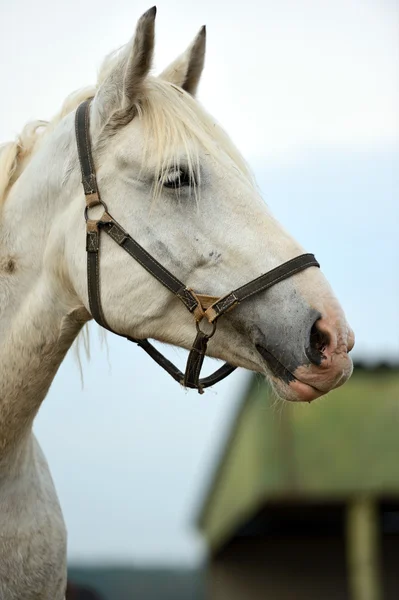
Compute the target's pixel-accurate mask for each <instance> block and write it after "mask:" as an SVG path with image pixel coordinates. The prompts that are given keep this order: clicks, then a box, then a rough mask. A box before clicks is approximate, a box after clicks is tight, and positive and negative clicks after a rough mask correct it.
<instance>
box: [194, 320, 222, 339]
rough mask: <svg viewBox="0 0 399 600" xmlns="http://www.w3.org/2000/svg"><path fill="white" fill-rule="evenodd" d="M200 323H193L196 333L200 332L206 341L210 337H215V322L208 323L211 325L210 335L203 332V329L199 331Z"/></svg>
mask: <svg viewBox="0 0 399 600" xmlns="http://www.w3.org/2000/svg"><path fill="white" fill-rule="evenodd" d="M201 321H202V319H201ZM201 321H195V326H196V328H197V331H198V333H199V332H201V333H202V334H203V335H205V336H206V337H207V338H208V340H210V339H211V337H212V336H213V335H215V331H216V326H217V322H216V321H213V322H212V323H209V325H212V331H211V332H210V333H207V332H206V331H204V330H203V329H201V327H200V323H201Z"/></svg>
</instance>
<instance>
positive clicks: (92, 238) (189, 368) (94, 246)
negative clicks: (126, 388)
mask: <svg viewBox="0 0 399 600" xmlns="http://www.w3.org/2000/svg"><path fill="white" fill-rule="evenodd" d="M90 102H91V99H89V100H86V101H85V102H83V103H82V104H80V106H78V108H77V110H76V118H75V131H76V142H77V147H78V155H79V162H80V168H81V171H82V184H83V189H84V194H85V197H86V207H85V220H86V252H87V286H88V294H89V305H90V311H91V314H92V317H93V318H94V319H95V320H96V321H97V323H99V324H100V325H101V326H102V327H104V328H105V329H108V330H109V331H111V332H112V333H116V334H117V335H121V336H122V337H126V338H127V339H128V340H129V341H131V342H135V343H136V344H138V345H139V346H140V347H141V348H143V350H145V351H146V352H147V353H148V354H149V355H150V356H151V357H152V358H153V359H154V360H155V361H156V362H157V363H158V365H160V366H161V367H162V368H163V369H165V371H167V372H168V373H169V375H171V376H172V377H173V379H175V380H176V381H177V382H179V383H180V384H181V385H183V386H185V387H188V388H193V389H197V390H198V391H199V393H201V394H202V393H203V390H204V388H207V387H209V386H211V385H214V384H215V383H218V382H219V381H221V380H222V379H224V378H225V377H227V375H230V373H232V372H233V371H234V370H235V368H236V367H233V366H232V365H230V364H228V363H225V364H224V365H223V366H222V367H221V368H220V369H218V370H217V371H215V372H214V373H213V374H212V375H209V377H204V378H202V379H200V372H201V367H202V364H203V362H204V358H205V354H206V348H207V344H208V340H209V339H210V338H211V337H212V336H213V335H214V333H215V331H216V325H217V320H218V319H219V317H221V316H222V315H224V314H225V313H226V312H227V311H228V310H231V309H232V308H234V307H235V306H237V304H239V303H240V302H242V301H243V300H246V299H247V298H250V297H251V296H253V295H254V294H258V293H259V292H263V291H264V290H267V289H268V288H270V287H272V286H273V285H275V284H276V283H278V282H279V281H282V280H283V279H286V278H287V277H291V275H294V274H295V273H299V272H300V271H303V270H304V269H307V268H308V267H320V265H319V263H318V262H317V260H316V259H315V257H314V255H313V254H302V255H301V256H297V257H296V258H293V259H291V260H288V261H287V262H285V263H283V264H281V265H279V266H278V267H276V268H275V269H272V270H271V271H268V272H267V273H265V274H263V275H261V276H260V277H257V278H256V279H253V280H252V281H250V282H249V283H246V284H245V285H243V286H241V287H239V288H237V289H236V290H234V291H232V292H230V293H228V294H226V295H225V296H222V297H214V296H206V295H203V294H198V293H196V292H194V291H193V290H191V289H189V288H187V287H186V286H185V285H184V283H182V282H181V281H180V280H179V279H177V277H175V276H174V275H173V274H172V273H171V272H170V271H168V270H167V269H166V268H165V267H163V266H162V264H161V263H159V262H158V261H157V260H156V259H155V258H154V257H153V256H151V254H149V253H148V252H147V251H146V250H145V249H144V248H143V247H142V246H140V244H138V243H137V242H136V241H135V240H134V239H133V238H132V237H131V236H130V235H129V234H128V233H127V232H126V231H125V230H124V229H123V227H121V226H120V225H119V223H117V221H115V219H114V218H113V217H112V216H111V215H110V213H109V212H108V209H107V206H106V204H105V202H103V200H101V196H100V192H99V189H98V186H97V179H96V174H95V169H94V163H93V158H92V153H91V142H90V131H89V118H90ZM98 205H101V206H102V207H103V209H104V212H103V214H102V216H101V217H100V218H99V219H97V220H92V219H90V218H89V209H90V208H92V207H94V206H98ZM101 231H104V232H105V233H106V234H107V235H109V236H110V238H112V239H113V240H114V241H115V242H116V243H117V244H118V245H119V246H120V247H121V248H123V250H125V252H127V253H128V254H130V256H132V257H133V258H134V259H135V260H136V261H137V262H139V263H140V264H141V266H142V267H144V269H146V270H147V271H148V272H149V273H151V275H152V276H153V277H155V278H156V279H158V281H159V282H160V283H162V285H164V286H165V287H166V288H168V289H169V290H170V291H171V292H172V293H173V294H175V296H177V297H178V298H179V300H181V302H183V304H184V306H185V307H186V308H187V310H189V311H190V313H192V314H193V316H194V319H195V324H196V328H197V335H196V337H195V340H194V343H193V345H192V348H191V350H190V352H189V355H188V359H187V365H186V370H185V373H184V374H183V373H182V372H181V371H180V370H179V369H178V368H177V367H176V366H175V365H174V364H172V363H171V362H170V361H169V360H168V359H167V358H166V357H165V356H163V354H161V353H160V352H158V350H157V349H156V348H155V347H154V346H153V345H152V344H150V342H149V341H148V340H146V339H135V338H132V337H130V336H124V335H122V334H120V333H118V332H117V331H114V330H113V329H111V327H110V326H109V325H108V323H107V321H106V319H105V317H104V312H103V309H102V305H101V296H100V268H99V266H100V265H99V261H100V256H99V252H100V233H101ZM204 318H205V319H207V320H208V322H209V323H210V324H211V325H212V331H211V332H210V333H206V332H204V331H202V330H201V329H200V325H199V324H200V322H201V321H202V319H204Z"/></svg>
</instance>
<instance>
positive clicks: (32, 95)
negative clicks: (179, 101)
mask: <svg viewBox="0 0 399 600" xmlns="http://www.w3.org/2000/svg"><path fill="white" fill-rule="evenodd" d="M150 6H151V4H150V2H142V1H141V0H140V1H139V2H131V1H128V0H113V1H112V2H105V1H104V0H85V2H82V1H81V0H79V1H77V0H68V2H61V1H59V2H54V1H52V2H50V0H36V1H35V2H31V1H28V0H13V1H12V2H6V0H1V1H0V52H1V55H2V57H3V58H2V60H1V61H0V80H1V82H2V85H1V94H0V111H1V115H2V117H1V119H0V140H1V141H6V140H8V139H10V138H12V137H13V136H14V135H15V134H16V133H18V131H19V130H20V129H21V127H22V126H23V125H24V124H25V122H26V121H28V120H30V119H36V118H42V119H43V118H44V119H47V118H50V117H51V115H52V114H54V113H55V112H57V110H58V109H59V107H60V105H61V104H62V102H63V100H64V98H65V97H66V96H67V95H68V94H69V93H70V92H71V91H73V90H75V89H76V88H79V87H82V86H85V85H88V84H90V83H93V82H95V79H96V72H97V69H98V67H99V65H100V63H101V61H102V59H103V57H104V56H105V55H106V54H107V53H108V52H109V51H111V50H113V49H115V48H117V47H119V46H120V45H122V44H123V43H125V42H126V41H128V39H129V37H130V36H131V35H132V33H133V31H134V26H135V23H136V20H137V18H138V17H139V16H140V14H141V13H142V12H144V11H145V10H146V9H147V8H149V7H150ZM157 6H158V16H157V29H156V37H157V48H156V65H155V66H156V70H161V69H163V68H164V67H165V66H166V65H167V64H168V62H169V61H170V60H172V59H173V58H174V57H175V56H176V55H177V54H178V53H180V52H181V51H182V50H184V49H185V47H186V46H187V45H188V43H189V42H190V41H191V39H192V38H193V37H194V35H195V34H196V32H197V30H198V29H199V27H200V26H201V25H203V24H206V25H207V32H208V50H207V61H206V69H205V72H204V76H203V81H202V84H201V87H200V93H199V97H200V100H201V101H202V102H203V104H204V105H205V106H206V108H207V109H208V110H209V111H210V112H211V113H212V114H213V115H214V116H215V117H216V118H217V119H218V120H219V121H220V122H221V123H222V125H223V126H224V127H225V128H226V129H227V131H228V132H229V133H230V135H231V136H232V137H233V139H234V141H235V142H236V144H237V145H238V147H239V148H240V149H241V151H242V152H243V154H244V155H245V157H246V158H247V159H248V160H249V162H250V164H251V166H252V168H253V170H254V172H255V174H256V176H257V179H258V182H259V185H260V188H261V190H262V192H263V194H264V197H265V199H266V201H267V202H268V204H269V205H270V207H271V208H272V210H273V211H274V213H275V214H276V216H277V217H278V218H279V219H280V220H281V221H282V222H283V224H284V225H285V226H286V227H287V228H288V229H289V230H290V231H291V232H292V233H293V234H294V235H295V237H296V238H298V239H299V241H300V242H301V243H302V244H303V245H304V246H305V247H306V248H307V250H308V251H311V252H314V253H315V254H316V256H317V258H318V259H319V261H320V262H321V264H322V266H323V270H324V272H325V273H326V275H327V277H328V278H329V280H330V281H331V283H332V285H333V287H334V289H335V291H336V293H337V295H338V297H339V299H340V300H341V302H342V304H343V306H344V308H345V310H346V312H347V315H348V319H349V322H350V323H351V325H352V326H353V328H354V330H355V333H356V336H357V345H356V353H355V355H356V356H358V357H366V358H369V359H370V360H374V359H378V358H386V359H390V360H393V359H395V358H396V359H398V358H399V308H398V307H399V284H398V276H397V274H398V264H399V247H398V241H397V240H398V220H399V208H398V205H399V203H398V201H397V190H398V184H399V175H398V173H399V169H398V164H399V163H398V160H399V144H398V141H399V124H398V106H399V81H398V77H399V75H398V74H399V69H398V66H399V63H398V61H399V41H398V37H399V35H398V23H399V10H398V2H396V1H395V0H313V1H311V0H279V1H278V2H272V1H271V0H247V2H245V3H238V2H232V1H231V0H230V1H228V2H227V1H225V0H220V1H219V2H215V1H214V0H213V1H210V0H201V1H198V0H197V1H195V2H194V1H191V0H160V1H159V2H158V3H157ZM91 330H92V332H93V333H92V345H93V350H92V360H91V362H90V363H89V364H87V363H86V362H85V363H84V378H85V387H84V389H83V390H82V388H81V383H80V378H79V371H78V368H77V366H76V361H75V359H74V355H73V353H70V355H68V357H67V359H66V360H65V362H64V364H63V365H62V367H61V369H60V372H59V374H58V376H57V378H56V380H55V382H54V384H53V386H52V388H51V391H50V394H49V396H48V398H47V399H46V401H45V403H44V405H43V407H42V410H41V412H40V414H39V417H38V419H37V421H36V426H35V430H36V433H37V435H38V437H39V440H40V442H41V444H42V446H43V448H44V450H45V453H46V455H47V458H48V460H49V463H50V466H51V469H52V473H53V475H54V479H55V481H56V485H57V489H58V491H59V495H60V499H61V503H62V506H63V510H64V514H65V518H66V521H67V525H68V530H69V555H70V558H71V560H74V561H76V560H80V559H84V560H86V561H88V560H90V561H96V560H98V559H101V560H106V561H108V560H111V561H117V560H119V559H121V560H124V561H134V562H136V563H145V562H148V561H152V562H168V563H173V562H178V563H182V562H186V563H190V562H193V561H196V560H197V559H198V558H199V557H200V556H202V553H203V547H202V544H201V542H200V540H199V539H198V537H197V536H196V535H195V533H194V531H193V529H192V525H191V523H192V521H193V516H194V514H195V511H196V510H197V507H198V504H199V502H200V498H201V496H202V494H203V493H204V487H205V486H206V483H207V481H208V478H209V474H210V472H211V469H212V468H213V466H214V463H215V460H216V457H217V455H218V453H219V451H220V448H221V446H222V443H223V439H224V437H225V434H226V432H227V430H228V427H229V423H230V422H231V419H232V417H233V414H234V410H235V408H236V406H237V402H238V400H239V397H240V395H241V392H242V390H243V389H244V387H245V385H246V382H247V378H248V375H247V374H246V373H244V372H243V371H241V372H238V373H236V374H235V375H233V376H232V377H231V379H229V380H228V381H226V382H224V383H222V384H220V385H219V386H218V387H217V388H216V389H215V390H211V391H209V392H207V393H206V394H205V395H204V396H201V397H200V396H198V395H197V394H195V393H194V392H185V391H183V390H181V389H179V387H178V386H177V384H175V383H174V382H173V381H172V380H169V379H168V378H167V376H166V375H164V374H163V373H162V372H161V371H160V370H159V369H157V367H156V366H155V365H153V364H152V363H151V362H150V359H149V358H148V357H147V356H144V355H143V354H141V353H140V350H139V349H136V348H134V347H132V348H127V347H126V342H124V341H123V340H120V339H119V338H118V339H116V338H112V337H111V336H108V347H109V359H108V358H107V353H106V351H105V350H104V349H101V348H100V343H99V339H98V335H97V326H91ZM127 350H129V352H128V351H127ZM169 355H170V356H176V355H178V357H179V360H181V358H182V356H183V354H182V353H180V352H179V351H176V350H173V349H172V350H170V351H169ZM109 364H110V366H109ZM100 372H101V386H100V385H99V383H98V382H97V377H98V374H99V373H100ZM115 382H118V389H117V392H118V391H119V392H120V393H115ZM127 390H128V391H129V393H126V391H127Z"/></svg>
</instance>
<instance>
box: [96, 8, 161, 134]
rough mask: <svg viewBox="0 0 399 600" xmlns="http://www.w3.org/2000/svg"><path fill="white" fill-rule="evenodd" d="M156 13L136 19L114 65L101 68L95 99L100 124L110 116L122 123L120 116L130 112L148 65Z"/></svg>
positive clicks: (148, 13)
mask: <svg viewBox="0 0 399 600" xmlns="http://www.w3.org/2000/svg"><path fill="white" fill-rule="evenodd" d="M156 13H157V9H156V7H155V6H153V7H152V8H150V9H149V10H147V12H145V13H144V14H143V15H142V16H141V17H140V19H139V20H138V22H137V26H136V32H135V34H134V37H133V38H132V40H131V41H130V42H129V43H128V44H127V46H126V48H125V50H124V51H123V52H122V53H121V54H120V55H119V56H118V58H117V60H116V62H112V61H111V67H108V68H107V64H106V65H105V71H106V76H105V79H104V81H103V83H102V84H101V86H100V88H99V90H98V92H97V94H96V98H95V103H96V105H97V108H98V111H99V113H100V120H101V121H102V122H103V124H104V122H107V121H108V120H109V119H110V118H111V117H113V116H115V117H118V119H123V114H124V113H130V112H131V109H132V107H134V105H135V103H136V101H137V99H138V98H139V96H140V93H141V90H142V87H143V82H144V80H145V78H146V77H147V75H148V72H149V70H150V68H151V65H152V57H153V54H154V38H155V16H156ZM100 78H101V73H100Z"/></svg>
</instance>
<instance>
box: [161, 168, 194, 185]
mask: <svg viewBox="0 0 399 600" xmlns="http://www.w3.org/2000/svg"><path fill="white" fill-rule="evenodd" d="M194 184H195V180H194V178H193V177H190V174H189V173H188V172H187V171H185V170H184V169H181V168H179V169H171V170H170V171H168V173H167V174H166V175H165V176H164V178H163V185H164V187H166V188H171V189H178V188H181V187H186V186H189V185H194Z"/></svg>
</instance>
